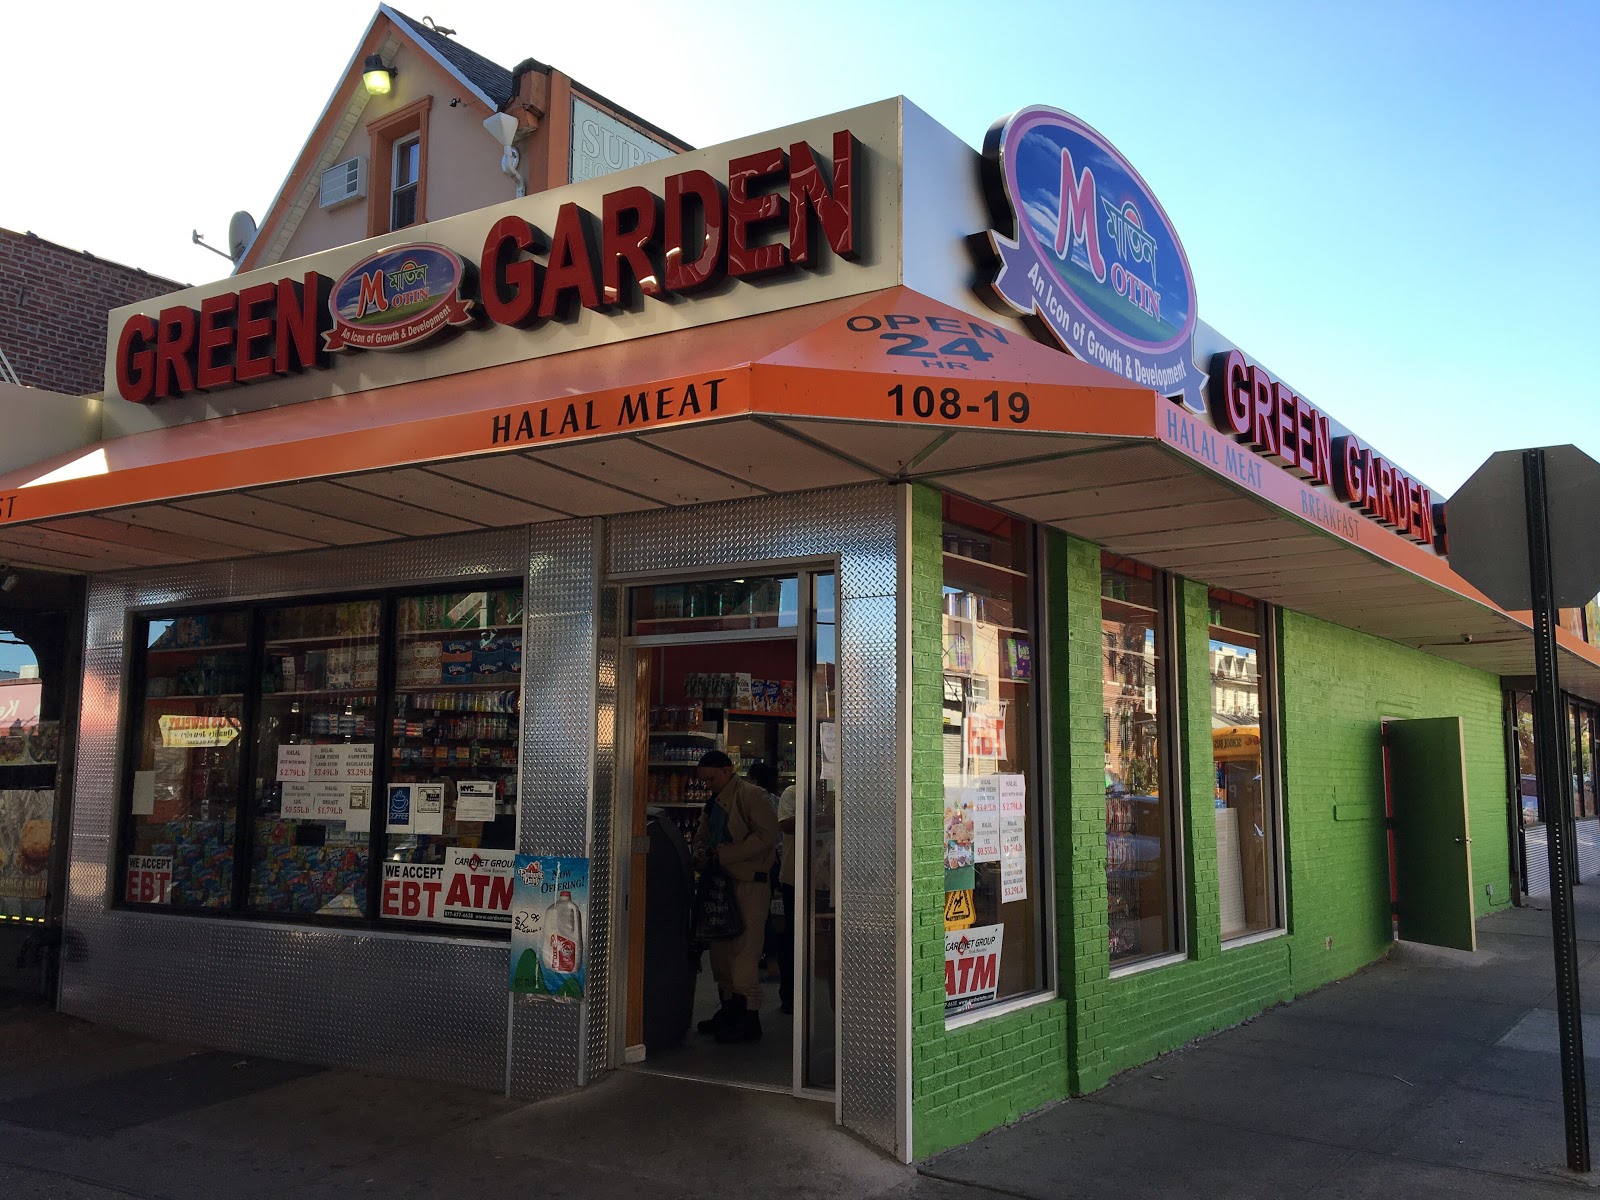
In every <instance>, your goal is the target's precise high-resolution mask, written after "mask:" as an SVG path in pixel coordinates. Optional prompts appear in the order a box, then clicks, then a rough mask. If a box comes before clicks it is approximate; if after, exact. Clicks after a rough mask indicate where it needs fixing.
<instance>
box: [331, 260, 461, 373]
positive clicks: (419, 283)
mask: <svg viewBox="0 0 1600 1200" xmlns="http://www.w3.org/2000/svg"><path fill="white" fill-rule="evenodd" d="M467 286H468V267H467V264H466V263H464V262H462V261H461V259H460V257H459V256H458V255H457V254H456V253H455V252H454V251H453V250H449V249H446V248H445V247H444V246H436V245H434V244H433V243H431V242H415V243H413V244H411V245H407V246H396V247H394V248H392V249H389V250H384V251H381V252H380V253H377V254H374V255H371V256H370V257H368V258H364V259H362V260H361V261H360V262H358V263H357V264H356V265H355V266H353V267H351V268H350V269H349V270H348V271H346V272H345V273H344V275H342V276H341V277H340V278H339V280H338V281H337V282H336V283H335V284H334V285H333V295H332V297H331V298H330V300H329V301H328V306H329V315H330V317H331V319H332V321H333V328H332V329H330V330H328V331H327V332H326V333H324V334H323V335H322V339H323V344H324V346H325V347H326V348H327V349H329V350H344V349H348V348H351V347H353V348H355V349H357V350H407V349H410V348H411V347H413V346H418V345H421V344H422V343H423V342H426V341H428V340H429V339H431V338H433V337H436V336H437V335H439V334H441V333H447V332H449V331H450V330H452V329H458V328H460V327H461V326H463V325H469V324H471V323H472V301H471V300H468V299H464V298H463V295H462V293H463V290H464V289H465V288H466V287H467Z"/></svg>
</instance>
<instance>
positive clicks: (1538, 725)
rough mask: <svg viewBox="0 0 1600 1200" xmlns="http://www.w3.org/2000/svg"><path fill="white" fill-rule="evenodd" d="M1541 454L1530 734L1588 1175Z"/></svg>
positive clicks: (1571, 1129)
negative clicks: (1543, 816) (1543, 813)
mask: <svg viewBox="0 0 1600 1200" xmlns="http://www.w3.org/2000/svg"><path fill="white" fill-rule="evenodd" d="M1544 466H1545V464H1544V451H1543V450H1524V451H1523V452H1522V481H1523V488H1524V495H1525V497H1526V501H1527V510H1528V573H1529V576H1530V580H1529V582H1530V583H1531V585H1532V593H1533V657H1534V679H1535V686H1534V693H1533V712H1534V720H1533V736H1534V743H1535V747H1536V752H1537V755H1538V760H1539V778H1540V782H1541V784H1542V785H1543V788H1544V794H1545V803H1546V805H1547V806H1548V807H1549V808H1550V809H1553V811H1551V812H1547V813H1546V822H1545V829H1546V833H1547V834H1548V840H1549V847H1548V849H1549V854H1550V928H1551V933H1552V935H1553V941H1554V944H1555V958H1556V1023H1557V1026H1558V1027H1559V1029H1560V1032H1561V1099H1562V1106H1563V1109H1564V1114H1565V1119H1566V1131H1567V1166H1568V1167H1570V1168H1571V1169H1572V1170H1574V1171H1588V1170H1589V1109H1588V1097H1587V1086H1586V1084H1585V1082H1584V1076H1583V1017H1582V1010H1581V1008H1580V1007H1579V1003H1578V934H1577V928H1576V925H1575V923H1574V920H1573V912H1572V886H1571V881H1570V879H1569V878H1568V867H1569V865H1570V863H1571V858H1570V856H1569V853H1568V846H1569V844H1570V840H1571V839H1572V837H1573V835H1574V834H1575V833H1576V830H1575V828H1574V826H1573V824H1572V777H1571V776H1570V775H1569V774H1568V773H1567V755H1566V754H1564V753H1563V748H1564V747H1563V734H1564V733H1565V732H1566V731H1567V730H1568V729H1569V728H1570V726H1569V724H1568V722H1567V721H1566V720H1564V719H1563V718H1564V713H1563V706H1562V703H1561V679H1560V674H1559V672H1558V670H1557V666H1556V635H1555V609H1554V606H1553V604H1552V603H1551V601H1552V598H1553V596H1552V594H1553V593H1554V591H1555V580H1554V572H1553V567H1552V564H1551V562H1550V519H1549V518H1550V513H1549V507H1548V501H1549V497H1548V492H1547V487H1546V480H1545V472H1544Z"/></svg>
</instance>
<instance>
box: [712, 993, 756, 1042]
mask: <svg viewBox="0 0 1600 1200" xmlns="http://www.w3.org/2000/svg"><path fill="white" fill-rule="evenodd" d="M734 1000H735V1007H734V1010H733V1019H732V1020H731V1021H729V1022H728V1024H727V1025H725V1026H723V1028H721V1029H719V1030H717V1041H718V1042H720V1043H722V1044H723V1045H725V1046H728V1045H737V1044H738V1043H740V1042H759V1041H760V1040H761V1014H760V1013H758V1012H754V1011H752V1010H751V1009H749V1008H746V1007H745V1002H744V997H743V996H735V997H734Z"/></svg>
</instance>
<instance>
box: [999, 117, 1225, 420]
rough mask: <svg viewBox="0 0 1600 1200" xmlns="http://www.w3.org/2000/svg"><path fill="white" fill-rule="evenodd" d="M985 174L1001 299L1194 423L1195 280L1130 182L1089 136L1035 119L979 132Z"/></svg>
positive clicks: (1160, 218)
mask: <svg viewBox="0 0 1600 1200" xmlns="http://www.w3.org/2000/svg"><path fill="white" fill-rule="evenodd" d="M984 171H985V180H986V184H987V187H986V191H987V193H988V195H989V198H990V208H991V216H992V217H993V219H994V222H995V225H996V228H995V229H993V230H991V231H990V233H989V246H990V250H991V251H992V254H993V257H994V259H995V267H996V273H995V276H994V280H993V287H994V290H995V292H997V293H998V294H999V296H1000V297H1001V299H1003V300H1004V301H1005V302H1006V303H1007V304H1009V305H1010V306H1011V307H1012V308H1014V309H1016V310H1017V311H1018V312H1020V313H1024V314H1026V315H1029V316H1035V317H1037V318H1038V319H1039V320H1040V321H1041V322H1042V323H1043V324H1044V325H1045V326H1046V328H1048V329H1049V330H1050V332H1051V334H1052V335H1053V336H1054V337H1055V338H1056V340H1057V341H1059V342H1060V343H1061V345H1062V346H1063V347H1064V348H1065V349H1066V350H1068V351H1069V352H1071V353H1072V354H1075V355H1076V356H1077V357H1079V358H1081V359H1083V360H1084V361H1085V362H1091V363H1096V364H1098V365H1099V366H1101V367H1104V368H1105V369H1106V370H1108V371H1114V372H1115V373H1117V374H1118V375H1121V376H1122V377H1123V378H1125V379H1129V380H1132V381H1133V382H1135V383H1139V384H1144V385H1146V386H1148V387H1150V388H1152V389H1154V390H1156V391H1159V392H1161V393H1162V394H1163V395H1166V396H1175V397H1179V398H1181V399H1182V401H1183V403H1184V404H1185V405H1187V406H1188V407H1189V408H1190V409H1192V410H1193V411H1195V412H1201V411H1203V400H1202V396H1201V390H1202V386H1203V384H1204V382H1205V379H1204V376H1203V375H1202V374H1201V373H1200V372H1199V371H1198V370H1196V369H1195V366H1194V362H1193V355H1192V349H1193V342H1194V330H1195V321H1196V310H1195V288H1194V276H1193V274H1192V273H1191V272H1190V270H1189V260H1188V258H1187V257H1186V256H1185V254H1184V252H1183V244H1182V243H1181V242H1180V241H1179V240H1178V235H1177V232H1176V231H1175V230H1174V229H1173V227H1172V222H1171V221H1169V220H1168V219H1167V214H1166V212H1165V210H1163V209H1162V207H1161V204H1160V202H1159V201H1157V200H1156V198H1155V196H1154V195H1153V194H1152V193H1151V191H1150V189H1149V187H1147V186H1146V184H1145V182H1144V180H1143V179H1142V178H1140V176H1139V173H1138V172H1137V171H1135V170H1134V169H1133V167H1132V166H1131V165H1130V164H1129V163H1128V161H1127V160H1126V159H1125V158H1123V157H1122V155H1121V154H1119V153H1118V152H1117V150H1116V148H1115V147H1114V146H1112V145H1111V143H1110V142H1108V141H1106V139H1105V138H1103V137H1101V136H1100V134H1098V133H1096V132H1095V131H1094V130H1093V129H1091V128H1090V127H1089V126H1088V125H1086V124H1084V123H1083V122H1082V121H1080V120H1078V119H1077V118H1076V117H1074V116H1071V115H1069V114H1067V113H1064V112H1062V111H1060V110H1059V109H1054V108H1043V107H1034V108H1025V109H1022V110H1021V111H1019V112H1017V113H1015V114H1013V115H1012V116H1011V117H1010V118H1008V119H1007V120H1006V121H1004V122H1003V123H1001V124H999V125H996V126H995V128H994V129H992V130H990V132H989V136H988V137H987V139H985V142H984ZM1007 231H1010V232H1007Z"/></svg>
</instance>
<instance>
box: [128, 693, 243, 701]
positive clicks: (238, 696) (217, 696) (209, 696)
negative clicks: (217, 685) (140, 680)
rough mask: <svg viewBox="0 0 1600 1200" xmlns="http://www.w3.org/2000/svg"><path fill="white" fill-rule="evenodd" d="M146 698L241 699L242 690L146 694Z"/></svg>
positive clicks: (162, 699) (159, 699)
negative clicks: (163, 694) (162, 694)
mask: <svg viewBox="0 0 1600 1200" xmlns="http://www.w3.org/2000/svg"><path fill="white" fill-rule="evenodd" d="M145 699H146V700H155V701H166V700H243V699H244V693H243V692H173V693H171V694H170V695H166V696H151V695H148V694H147V695H146V696H145Z"/></svg>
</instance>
